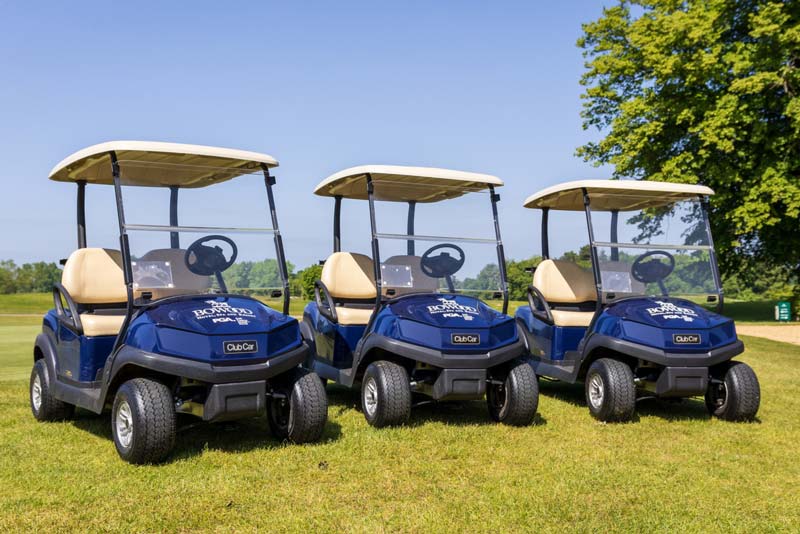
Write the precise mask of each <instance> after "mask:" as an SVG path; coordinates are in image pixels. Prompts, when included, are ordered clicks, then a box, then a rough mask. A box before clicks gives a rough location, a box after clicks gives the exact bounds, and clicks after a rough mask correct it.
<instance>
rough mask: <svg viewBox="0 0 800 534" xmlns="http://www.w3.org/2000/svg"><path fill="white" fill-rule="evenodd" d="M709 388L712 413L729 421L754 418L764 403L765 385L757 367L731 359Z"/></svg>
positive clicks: (707, 400) (708, 406) (709, 406)
mask: <svg viewBox="0 0 800 534" xmlns="http://www.w3.org/2000/svg"><path fill="white" fill-rule="evenodd" d="M712 377H713V378H714V379H715V380H714V381H712V382H711V383H710V384H709V385H708V390H707V391H706V408H707V409H708V413H710V414H711V415H713V416H715V417H719V418H720V419H724V420H726V421H752V420H753V419H755V417H756V413H758V407H759V405H760V404H761V387H760V386H759V383H758V378H757V377H756V374H755V372H753V369H752V368H751V367H750V366H749V365H747V364H746V363H742V362H728V364H727V365H725V366H723V367H722V368H721V369H720V370H718V371H717V372H716V373H714V372H712Z"/></svg>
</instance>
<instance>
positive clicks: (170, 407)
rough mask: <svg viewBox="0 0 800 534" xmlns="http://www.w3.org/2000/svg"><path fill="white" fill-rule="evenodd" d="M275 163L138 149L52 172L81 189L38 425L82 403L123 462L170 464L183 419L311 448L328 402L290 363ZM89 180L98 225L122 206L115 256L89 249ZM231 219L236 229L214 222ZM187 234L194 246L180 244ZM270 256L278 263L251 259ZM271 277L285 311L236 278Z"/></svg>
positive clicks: (40, 346) (45, 353) (34, 394)
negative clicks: (105, 415) (244, 423)
mask: <svg viewBox="0 0 800 534" xmlns="http://www.w3.org/2000/svg"><path fill="white" fill-rule="evenodd" d="M277 165H278V162H277V161H276V160H275V159H273V158H272V157H271V156H267V155H264V154H257V153H253V152H245V151H241V150H231V149H224V148H214V147H205V146H195V145H180V144H172V143H157V142H142V141H120V142H109V143H103V144H100V145H95V146H91V147H89V148H86V149H84V150H81V151H79V152H77V153H75V154H73V155H72V156H69V157H68V158H66V159H65V160H63V161H62V162H61V163H59V164H58V165H56V167H55V168H54V169H53V170H52V172H51V173H50V179H51V180H56V181H59V182H71V183H74V184H77V189H78V196H77V212H78V216H77V222H78V248H77V250H75V251H74V252H72V254H71V255H70V256H69V258H68V259H66V260H62V264H63V266H64V270H63V273H62V279H61V283H59V284H55V287H54V288H53V301H54V309H52V310H50V311H49V312H48V313H47V314H46V315H45V317H44V322H43V328H42V333H41V334H39V335H38V336H37V338H36V343H35V347H34V367H33V372H32V373H31V380H30V403H31V410H32V412H33V415H34V417H35V418H36V419H38V420H40V421H53V420H60V419H67V418H69V417H71V416H72V414H73V412H74V410H75V407H76V406H77V407H80V408H83V409H85V410H89V411H91V412H95V413H101V412H102V411H103V410H104V409H107V408H111V430H112V434H113V438H114V444H115V445H116V449H117V452H118V453H119V455H120V456H121V457H122V458H123V459H124V460H126V461H128V462H131V463H153V462H158V461H161V460H163V459H165V458H166V457H167V455H168V454H169V453H170V451H171V449H172V448H173V445H174V442H175V432H176V421H177V416H178V415H179V414H186V415H189V416H194V417H197V418H200V419H202V420H204V421H226V420H233V419H240V418H246V417H256V416H263V415H267V416H268V419H269V424H270V428H271V430H272V432H273V433H274V434H275V435H276V436H277V437H279V438H280V439H286V440H290V441H294V442H307V441H314V440H317V439H318V438H319V437H320V436H321V434H322V431H323V428H324V426H325V422H326V419H327V398H326V395H325V391H324V389H323V388H322V387H321V384H320V381H319V378H318V377H317V376H315V375H314V374H313V373H312V372H309V371H305V370H303V369H302V368H301V367H299V364H301V363H302V362H304V361H305V360H306V359H307V358H308V347H307V345H306V344H305V343H304V342H303V340H302V339H301V336H300V330H299V325H298V321H297V320H295V319H293V318H291V317H289V316H288V315H287V313H288V306H289V293H288V278H287V272H286V264H285V260H284V252H283V243H282V239H281V235H280V232H279V230H278V220H277V217H276V212H275V200H274V195H273V186H274V184H275V179H274V177H273V176H271V175H270V169H271V168H273V167H276V166H277ZM87 184H92V185H111V186H113V193H114V194H113V197H111V196H109V198H107V199H106V202H98V203H97V204H96V205H97V211H96V212H95V213H100V212H101V211H102V210H103V209H105V208H106V207H108V206H116V212H117V218H116V223H117V224H116V225H115V227H116V226H118V229H119V233H118V236H119V249H108V248H91V247H88V246H87V236H86V213H85V198H86V185H87ZM156 188H160V189H161V190H166V193H167V194H166V195H163V196H159V195H158V194H157V190H156ZM248 188H249V189H251V190H252V192H248ZM94 189H95V188H92V190H94ZM222 189H227V190H228V191H229V194H228V195H227V196H222V194H223V191H222ZM104 191H105V188H97V193H98V194H102V193H103V192H104ZM109 192H110V191H109ZM179 193H180V194H181V197H182V202H181V208H182V209H181V211H180V215H181V219H186V221H187V222H186V224H183V225H181V224H179V221H178V216H179V210H178V207H179V206H178V195H179ZM123 199H124V204H123ZM265 200H266V202H267V204H268V209H269V211H268V212H267V211H266V210H265V209H264V201H265ZM159 205H163V206H164V207H165V208H167V207H168V209H164V210H158V209H156V206H159ZM123 206H124V209H123ZM167 216H168V218H167ZM162 217H163V218H162ZM131 219H134V220H135V222H133V223H132V222H129V221H130V220H131ZM233 219H236V221H237V222H239V223H241V224H238V225H237V226H220V225H218V224H217V221H221V222H227V223H230V221H231V220H233ZM253 220H256V221H258V222H259V223H260V224H259V225H255V226H254V225H251V224H250V223H252V221H253ZM265 221H269V222H271V226H270V227H267V228H264V227H263V226H264V224H263V222H265ZM97 233H98V234H104V235H105V234H108V235H109V236H110V235H113V233H114V232H113V231H112V233H111V234H109V232H108V231H107V230H106V229H105V228H102V227H99V228H98V232H97ZM187 234H188V235H189V236H191V235H192V234H200V235H201V237H199V238H197V239H195V238H192V239H191V242H190V243H188V246H185V247H184V246H182V244H183V240H184V239H186V237H185V236H186V235H187ZM232 235H233V236H236V240H234V239H233V238H232V237H230V236H232ZM270 240H271V241H272V244H270ZM270 247H274V248H273V250H274V251H275V256H274V258H271V259H267V260H263V261H258V260H262V259H263V258H264V251H265V250H269V249H270ZM237 258H238V259H239V260H240V262H239V263H237V261H236V260H237ZM242 260H245V261H242ZM268 268H271V269H272V271H271V273H272V277H271V279H270V278H269V277H262V278H261V279H260V280H261V284H260V287H257V288H255V292H256V293H258V292H260V293H261V294H265V295H268V296H269V297H270V298H274V299H278V302H282V308H283V310H282V313H281V312H279V311H276V310H273V309H271V308H270V307H268V306H266V305H264V304H262V303H261V302H260V301H259V300H257V299H255V298H253V297H251V296H246V295H244V294H237V292H241V293H243V292H244V291H245V289H244V288H248V287H252V284H251V285H249V286H248V285H247V284H246V283H243V278H244V277H245V276H244V275H245V271H247V272H249V276H250V278H251V279H253V271H255V270H257V269H261V270H262V271H265V270H267V269H268ZM270 280H271V282H270ZM270 285H271V287H269V286H270ZM281 297H282V301H281V300H280V299H281Z"/></svg>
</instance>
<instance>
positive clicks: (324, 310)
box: [314, 280, 339, 323]
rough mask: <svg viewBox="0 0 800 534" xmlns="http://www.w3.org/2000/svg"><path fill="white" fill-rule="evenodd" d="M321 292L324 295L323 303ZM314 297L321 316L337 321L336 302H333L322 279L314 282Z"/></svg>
mask: <svg viewBox="0 0 800 534" xmlns="http://www.w3.org/2000/svg"><path fill="white" fill-rule="evenodd" d="M322 294H324V295H325V303H323V302H322ZM314 299H315V300H316V301H317V309H319V312H320V313H321V314H322V316H323V317H325V318H326V319H328V320H329V321H332V322H334V323H338V322H339V317H338V316H337V315H336V304H335V303H334V302H333V297H331V292H330V291H328V288H327V287H326V286H325V284H323V283H322V280H317V281H316V282H314Z"/></svg>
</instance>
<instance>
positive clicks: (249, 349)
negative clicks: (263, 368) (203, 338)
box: [223, 341, 258, 354]
mask: <svg viewBox="0 0 800 534" xmlns="http://www.w3.org/2000/svg"><path fill="white" fill-rule="evenodd" d="M223 350H224V352H225V354H252V353H254V352H258V343H256V342H255V341H225V342H224V343H223Z"/></svg>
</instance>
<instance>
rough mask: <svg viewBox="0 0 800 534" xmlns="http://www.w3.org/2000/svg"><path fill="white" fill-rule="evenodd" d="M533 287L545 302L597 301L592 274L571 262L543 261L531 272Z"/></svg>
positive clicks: (572, 302) (574, 302)
mask: <svg viewBox="0 0 800 534" xmlns="http://www.w3.org/2000/svg"><path fill="white" fill-rule="evenodd" d="M533 286H534V287H535V288H536V289H538V290H539V291H541V292H542V295H543V296H544V298H545V300H546V301H547V302H557V303H561V304H578V303H582V302H595V301H596V300H597V290H596V289H595V285H594V277H593V276H592V273H590V272H589V271H587V270H586V269H583V268H582V267H580V266H579V265H576V264H575V263H572V262H571V261H564V260H544V261H543V262H542V263H540V264H539V265H538V266H537V267H536V270H535V271H534V272H533Z"/></svg>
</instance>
